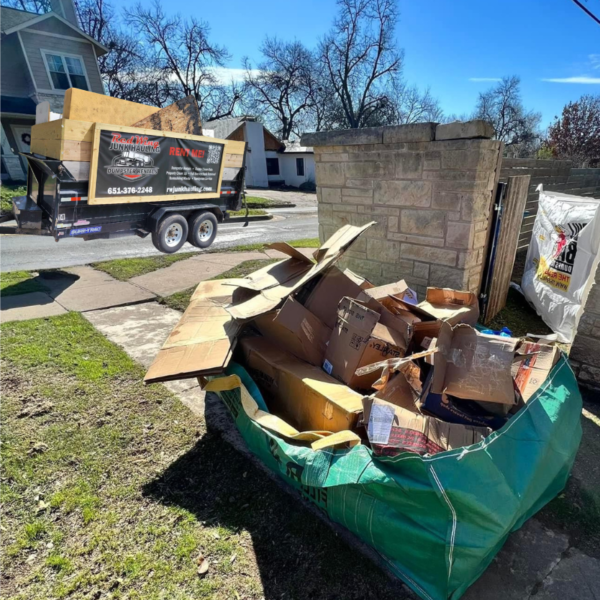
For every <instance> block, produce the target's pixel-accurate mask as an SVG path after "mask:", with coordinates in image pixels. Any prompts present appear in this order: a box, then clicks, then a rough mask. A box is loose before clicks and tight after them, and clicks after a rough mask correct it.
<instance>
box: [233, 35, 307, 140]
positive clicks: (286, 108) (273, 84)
mask: <svg viewBox="0 0 600 600" xmlns="http://www.w3.org/2000/svg"><path fill="white" fill-rule="evenodd" d="M260 51H261V53H262V55H263V57H264V59H263V60H262V61H261V62H260V63H258V65H257V66H256V68H253V65H252V63H251V62H250V60H249V59H248V58H244V68H245V69H246V76H245V87H244V91H245V96H246V97H245V98H244V104H245V106H247V107H248V108H249V109H250V110H251V112H254V113H256V114H258V115H260V116H262V117H263V118H264V119H265V120H266V121H267V123H272V124H273V125H272V128H273V130H274V132H275V133H277V135H279V137H280V138H281V139H282V140H288V139H289V138H290V136H291V135H292V134H294V133H297V132H298V126H299V124H300V122H301V121H302V117H303V116H304V115H305V113H306V112H307V111H309V110H312V108H313V107H314V105H315V101H316V97H315V92H316V89H315V88H316V86H317V82H316V80H315V77H314V72H313V70H314V66H313V65H314V57H313V55H312V53H311V52H310V51H309V50H307V49H306V48H305V47H304V46H303V45H302V44H301V43H300V42H297V41H295V42H283V41H281V40H278V39H277V38H268V37H267V38H266V39H265V40H264V42H263V43H262V45H261V47H260Z"/></svg>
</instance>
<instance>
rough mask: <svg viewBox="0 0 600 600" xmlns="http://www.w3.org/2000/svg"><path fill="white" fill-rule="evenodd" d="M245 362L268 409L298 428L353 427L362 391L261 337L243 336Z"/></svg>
mask: <svg viewBox="0 0 600 600" xmlns="http://www.w3.org/2000/svg"><path fill="white" fill-rule="evenodd" d="M240 347H241V349H242V352H243V357H244V363H245V365H244V366H246V367H247V368H248V370H249V372H250V374H251V375H252V377H253V379H254V381H255V382H256V383H257V384H258V386H259V388H260V389H261V391H262V392H263V394H264V396H265V399H266V401H267V405H268V406H269V409H270V411H271V412H272V413H273V414H275V415H277V416H279V417H281V418H283V419H285V420H286V421H287V422H289V423H290V424H291V425H293V426H294V427H296V428H297V429H299V430H300V431H312V430H317V431H331V432H334V433H335V432H338V431H344V430H346V429H350V430H352V429H354V428H355V427H356V425H357V422H358V417H359V415H360V414H361V412H362V395H361V394H358V393H356V392H354V391H353V390H351V389H350V388H349V387H347V386H346V385H344V384H343V383H340V382H339V381H338V380H337V379H334V378H333V377H331V376H329V375H327V373H325V372H324V371H323V370H322V369H320V368H319V367H314V366H313V365H309V364H307V363H305V362H303V361H301V360H299V359H297V358H296V357H294V356H292V355H291V354H288V353H287V352H284V351H282V350H281V349H279V348H276V347H274V346H273V344H272V343H271V342H269V340H267V339H265V338H260V337H253V338H242V339H241V340H240Z"/></svg>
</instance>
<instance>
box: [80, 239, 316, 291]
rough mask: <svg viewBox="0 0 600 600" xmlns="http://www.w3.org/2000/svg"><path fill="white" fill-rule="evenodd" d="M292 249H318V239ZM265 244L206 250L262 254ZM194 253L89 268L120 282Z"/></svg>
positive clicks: (298, 242) (298, 243) (297, 243)
mask: <svg viewBox="0 0 600 600" xmlns="http://www.w3.org/2000/svg"><path fill="white" fill-rule="evenodd" d="M288 244H290V246H293V247H294V248H318V247H319V238H306V239H302V240H292V241H291V242H288ZM266 245H267V244H262V243H259V244H241V245H239V246H233V247H231V248H218V249H212V250H208V251H207V252H208V253H215V252H252V251H259V252H262V251H263V250H264V248H265V246H266ZM196 255H197V253H196V252H176V253H175V254H161V255H159V256H147V257H145V258H118V259H115V260H107V261H104V262H97V263H92V264H91V265H90V266H92V267H94V269H98V270H99V271H104V272H105V273H108V274H109V275H112V277H114V278H115V279H119V280H120V281H127V280H128V279H131V278H132V277H137V276H138V275H145V274H146V273H152V271H156V270H157V269H164V268H165V267H168V266H170V265H172V264H173V263H175V262H177V261H179V260H185V259H186V258H191V257H192V256H196Z"/></svg>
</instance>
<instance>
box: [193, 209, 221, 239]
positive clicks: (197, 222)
mask: <svg viewBox="0 0 600 600" xmlns="http://www.w3.org/2000/svg"><path fill="white" fill-rule="evenodd" d="M217 226H218V223H217V217H215V215H213V214H212V213H211V212H201V213H197V214H195V215H193V216H192V218H191V220H190V232H189V233H188V242H189V243H190V244H192V245H193V246H196V248H208V247H209V246H210V245H211V244H212V243H213V242H214V240H215V237H217Z"/></svg>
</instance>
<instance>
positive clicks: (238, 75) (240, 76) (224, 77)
mask: <svg viewBox="0 0 600 600" xmlns="http://www.w3.org/2000/svg"><path fill="white" fill-rule="evenodd" d="M211 71H212V72H213V73H214V75H215V77H216V78H217V79H218V82H219V83H220V84H221V85H227V84H229V83H231V82H232V81H235V82H241V81H244V76H245V75H246V69H236V68H230V67H213V68H212V69H211ZM250 72H251V73H252V74H253V75H257V74H258V73H260V71H259V70H258V69H252V70H251V71H250Z"/></svg>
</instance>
